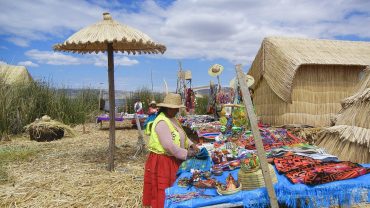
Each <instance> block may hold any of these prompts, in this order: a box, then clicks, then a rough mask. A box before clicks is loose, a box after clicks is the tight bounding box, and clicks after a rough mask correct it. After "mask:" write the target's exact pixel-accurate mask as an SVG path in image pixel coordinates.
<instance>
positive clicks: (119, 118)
mask: <svg viewBox="0 0 370 208" xmlns="http://www.w3.org/2000/svg"><path fill="white" fill-rule="evenodd" d="M115 120H116V121H123V117H116V118H115ZM102 121H109V116H104V115H103V116H98V117H96V123H99V122H102Z"/></svg>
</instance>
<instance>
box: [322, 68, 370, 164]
mask: <svg viewBox="0 0 370 208" xmlns="http://www.w3.org/2000/svg"><path fill="white" fill-rule="evenodd" d="M334 123H335V125H334V126H332V127H329V128H325V129H324V130H323V131H321V132H320V133H319V135H318V141H317V145H318V146H320V147H324V148H325V149H326V150H327V151H328V152H330V153H331V154H333V155H337V156H338V157H339V159H340V160H349V161H352V162H357V163H370V68H368V69H367V71H366V72H365V76H364V78H363V79H362V80H361V81H360V84H359V86H358V89H357V93H356V94H354V95H353V96H351V97H348V98H346V99H344V100H343V102H342V109H341V111H340V112H339V113H338V115H337V116H336V117H335V121H334Z"/></svg>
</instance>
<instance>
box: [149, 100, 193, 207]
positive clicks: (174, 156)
mask: <svg viewBox="0 0 370 208" xmlns="http://www.w3.org/2000/svg"><path fill="white" fill-rule="evenodd" d="M157 106H158V107H160V110H159V112H158V116H157V117H156V119H155V120H154V121H153V122H152V123H149V124H148V125H151V126H149V128H150V139H149V144H148V149H149V151H150V154H149V156H148V159H147V161H146V163H145V172H144V190H143V206H145V207H153V208H161V207H163V206H164V200H165V192H164V191H165V189H166V188H168V187H170V186H172V184H173V183H174V182H175V180H176V172H177V170H178V169H179V166H180V164H181V162H182V161H184V160H186V159H187V158H188V157H192V156H194V155H195V154H196V153H197V152H198V148H197V147H196V146H195V145H194V144H193V143H192V142H191V141H190V140H189V138H188V137H187V136H186V134H185V131H184V130H183V129H182V127H181V125H180V123H179V122H178V120H177V119H176V117H175V116H176V114H177V113H178V112H179V108H183V107H185V106H183V105H182V103H181V97H180V95H179V94H173V93H169V94H167V95H166V97H165V98H164V101H163V103H159V104H158V105H157Z"/></svg>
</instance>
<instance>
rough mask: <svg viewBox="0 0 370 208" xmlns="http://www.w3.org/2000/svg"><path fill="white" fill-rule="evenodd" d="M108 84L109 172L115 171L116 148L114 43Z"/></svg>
mask: <svg viewBox="0 0 370 208" xmlns="http://www.w3.org/2000/svg"><path fill="white" fill-rule="evenodd" d="M108 82H109V89H108V90H109V157H108V170H109V171H113V170H114V152H115V147H116V119H115V114H116V112H115V105H116V104H115V95H114V61H113V43H108Z"/></svg>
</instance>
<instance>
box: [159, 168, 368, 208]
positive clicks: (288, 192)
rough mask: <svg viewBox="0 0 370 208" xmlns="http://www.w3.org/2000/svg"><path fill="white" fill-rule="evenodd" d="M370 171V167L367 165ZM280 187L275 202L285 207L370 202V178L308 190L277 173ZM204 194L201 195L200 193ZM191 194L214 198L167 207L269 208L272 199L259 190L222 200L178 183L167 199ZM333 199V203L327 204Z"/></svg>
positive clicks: (208, 191)
mask: <svg viewBox="0 0 370 208" xmlns="http://www.w3.org/2000/svg"><path fill="white" fill-rule="evenodd" d="M364 166H365V167H370V164H365V165H364ZM238 172H239V170H233V171H230V173H231V174H232V175H233V177H234V178H235V179H236V178H237V177H238ZM227 175H228V173H226V172H224V173H223V175H221V176H214V177H215V179H216V180H218V181H225V180H226V177H227ZM276 176H277V178H278V183H276V184H274V188H275V192H276V198H277V200H278V202H279V204H284V205H286V207H300V208H317V207H327V208H329V207H351V206H352V205H355V204H359V203H364V202H367V203H369V202H370V174H367V175H363V176H360V177H357V178H353V179H349V180H342V181H335V182H331V183H326V184H321V185H316V186H307V185H305V184H292V183H291V182H290V181H289V180H288V179H287V178H286V177H285V176H284V175H279V174H277V173H276ZM184 177H187V178H190V177H191V173H190V172H184V173H183V174H181V175H180V177H178V179H177V181H178V180H179V179H181V178H184ZM212 177H213V176H212ZM200 191H201V192H200ZM189 192H200V193H201V194H205V195H209V196H213V197H212V198H207V199H204V198H202V197H196V198H192V199H190V200H186V201H179V202H174V201H173V200H170V199H169V198H166V201H165V207H166V208H167V207H170V208H193V207H203V206H211V205H218V206H219V207H221V205H222V204H224V203H225V204H226V203H227V205H230V203H232V204H234V206H235V207H236V206H240V207H245V208H257V207H260V208H262V207H269V205H270V203H269V197H268V194H267V190H266V188H265V187H264V188H258V189H254V190H250V191H240V192H238V193H236V194H232V195H225V196H220V195H219V194H217V192H216V190H215V189H202V190H200V189H197V188H196V187H194V186H193V187H190V188H189V187H185V188H184V187H179V186H178V184H177V182H175V183H174V185H173V186H172V187H170V188H168V189H166V196H173V195H174V194H186V193H189ZM328 199H330V200H328Z"/></svg>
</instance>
